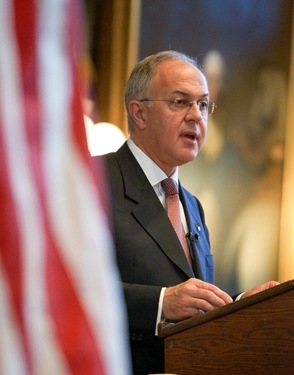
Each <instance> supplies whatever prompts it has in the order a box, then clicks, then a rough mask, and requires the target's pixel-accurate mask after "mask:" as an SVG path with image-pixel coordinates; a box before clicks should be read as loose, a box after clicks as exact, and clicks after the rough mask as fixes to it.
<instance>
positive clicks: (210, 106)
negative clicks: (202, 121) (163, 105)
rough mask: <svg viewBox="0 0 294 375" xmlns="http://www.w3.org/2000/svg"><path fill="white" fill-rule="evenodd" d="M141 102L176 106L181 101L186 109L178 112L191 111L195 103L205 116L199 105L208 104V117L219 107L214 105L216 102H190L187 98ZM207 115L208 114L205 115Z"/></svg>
mask: <svg viewBox="0 0 294 375" xmlns="http://www.w3.org/2000/svg"><path fill="white" fill-rule="evenodd" d="M138 101H139V102H168V103H171V104H176V103H177V102H179V101H181V102H184V103H185V104H184V107H182V108H176V109H178V110H185V109H186V110H187V112H188V111H189V109H190V108H191V107H192V105H193V104H194V103H195V104H196V105H197V107H198V109H199V111H200V112H201V115H202V116H203V112H202V111H201V109H200V108H199V104H207V115H211V114H212V113H213V112H214V110H215V108H217V105H216V104H215V103H214V102H208V103H207V102H204V101H201V100H199V101H198V100H188V99H185V98H176V99H147V98H145V99H139V100H138ZM205 114H206V113H205Z"/></svg>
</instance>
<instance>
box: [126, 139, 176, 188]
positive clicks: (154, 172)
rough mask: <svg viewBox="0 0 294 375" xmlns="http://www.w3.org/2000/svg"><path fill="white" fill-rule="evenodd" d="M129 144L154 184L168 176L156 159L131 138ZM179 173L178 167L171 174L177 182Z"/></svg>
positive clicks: (149, 179)
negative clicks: (155, 161)
mask: <svg viewBox="0 0 294 375" xmlns="http://www.w3.org/2000/svg"><path fill="white" fill-rule="evenodd" d="M127 144H128V146H129V148H130V150H131V152H132V154H133V155H134V157H135V158H136V160H137V162H138V163H139V164H140V166H141V168H142V169H143V171H144V173H145V175H146V177H147V179H148V181H149V182H150V184H151V185H152V186H155V185H157V184H159V183H160V182H161V181H162V180H164V179H165V178H167V177H168V176H167V175H166V173H165V172H163V170H162V169H160V168H159V166H158V165H157V164H156V163H154V161H153V160H152V159H150V158H149V156H147V155H146V154H145V153H144V152H143V151H142V150H141V149H140V148H139V147H138V146H137V145H136V144H135V142H134V141H133V140H132V139H131V138H129V139H128V140H127ZM178 173H179V172H178V167H177V168H176V170H175V172H174V174H173V175H172V176H171V178H172V179H174V180H175V181H176V183H177V184H178V178H179V177H178Z"/></svg>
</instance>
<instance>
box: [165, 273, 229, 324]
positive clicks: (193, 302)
mask: <svg viewBox="0 0 294 375" xmlns="http://www.w3.org/2000/svg"><path fill="white" fill-rule="evenodd" d="M231 302H233V300H232V298H231V297H230V296H229V295H228V294H227V293H226V292H224V291H222V290H221V289H219V288H218V287H216V286H215V285H213V284H209V283H206V282H204V281H202V280H199V279H194V278H191V279H189V280H187V281H185V282H183V283H181V284H178V285H175V286H172V287H169V288H166V290H165V293H164V298H163V306H162V315H163V318H165V319H166V320H170V321H178V320H183V319H187V318H190V317H192V316H195V315H197V314H199V313H201V312H203V311H210V310H214V309H215V308H217V307H221V306H225V305H227V304H229V303H231Z"/></svg>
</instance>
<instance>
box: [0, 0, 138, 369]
mask: <svg viewBox="0 0 294 375" xmlns="http://www.w3.org/2000/svg"><path fill="white" fill-rule="evenodd" d="M79 11H80V9H79V8H78V4H77V2H76V1H74V0H14V1H13V0H0V157H1V163H0V223H1V224H0V225H1V226H0V374H3V375H47V374H48V375H67V374H76V375H129V374H130V373H131V372H130V368H129V366H130V365H129V352H128V346H127V342H128V340H127V329H126V319H125V310H124V304H123V297H122V295H121V289H120V284H119V275H118V271H117V268H116V264H115V259H114V251H113V248H112V239H111V236H110V232H109V227H108V221H107V217H106V203H105V197H106V195H105V191H104V189H105V187H104V180H103V170H102V166H100V169H97V168H96V170H94V168H93V166H92V165H91V164H90V163H91V161H90V156H89V152H88V149H87V144H86V136H85V128H84V122H83V116H82V111H81V104H80V98H79V93H78V89H77V87H78V86H77V75H76V71H75V68H74V62H73V56H74V54H75V53H76V49H74V48H73V47H74V46H76V44H75V43H77V41H76V36H79V37H80V35H81V30H80V28H81V25H82V22H81V19H78V18H79V17H80V16H81V14H80V12H79ZM80 38H81V37H80ZM80 42H81V41H79V42H78V43H80Z"/></svg>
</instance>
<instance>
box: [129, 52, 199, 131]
mask: <svg viewBox="0 0 294 375" xmlns="http://www.w3.org/2000/svg"><path fill="white" fill-rule="evenodd" d="M167 60H178V61H183V62H188V63H190V64H192V65H194V66H195V67H196V68H197V69H199V70H200V71H202V69H201V67H200V65H199V64H198V62H197V60H196V59H194V58H192V57H190V56H188V55H186V54H185V53H182V52H176V51H162V52H158V53H156V54H154V55H151V56H148V57H146V58H145V59H143V60H141V61H139V62H138V63H137V64H136V65H135V66H134V69H133V71H132V73H131V75H130V77H129V79H128V82H127V84H126V88H125V94H124V102H125V108H126V111H127V116H128V131H129V133H131V132H132V131H133V130H134V128H135V123H134V120H133V118H132V116H131V114H130V112H129V103H130V101H131V100H133V99H137V100H140V99H144V98H145V97H148V94H149V89H150V85H151V81H152V78H153V77H154V75H155V73H156V71H157V68H158V66H159V65H160V64H161V63H162V62H164V61H167Z"/></svg>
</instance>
